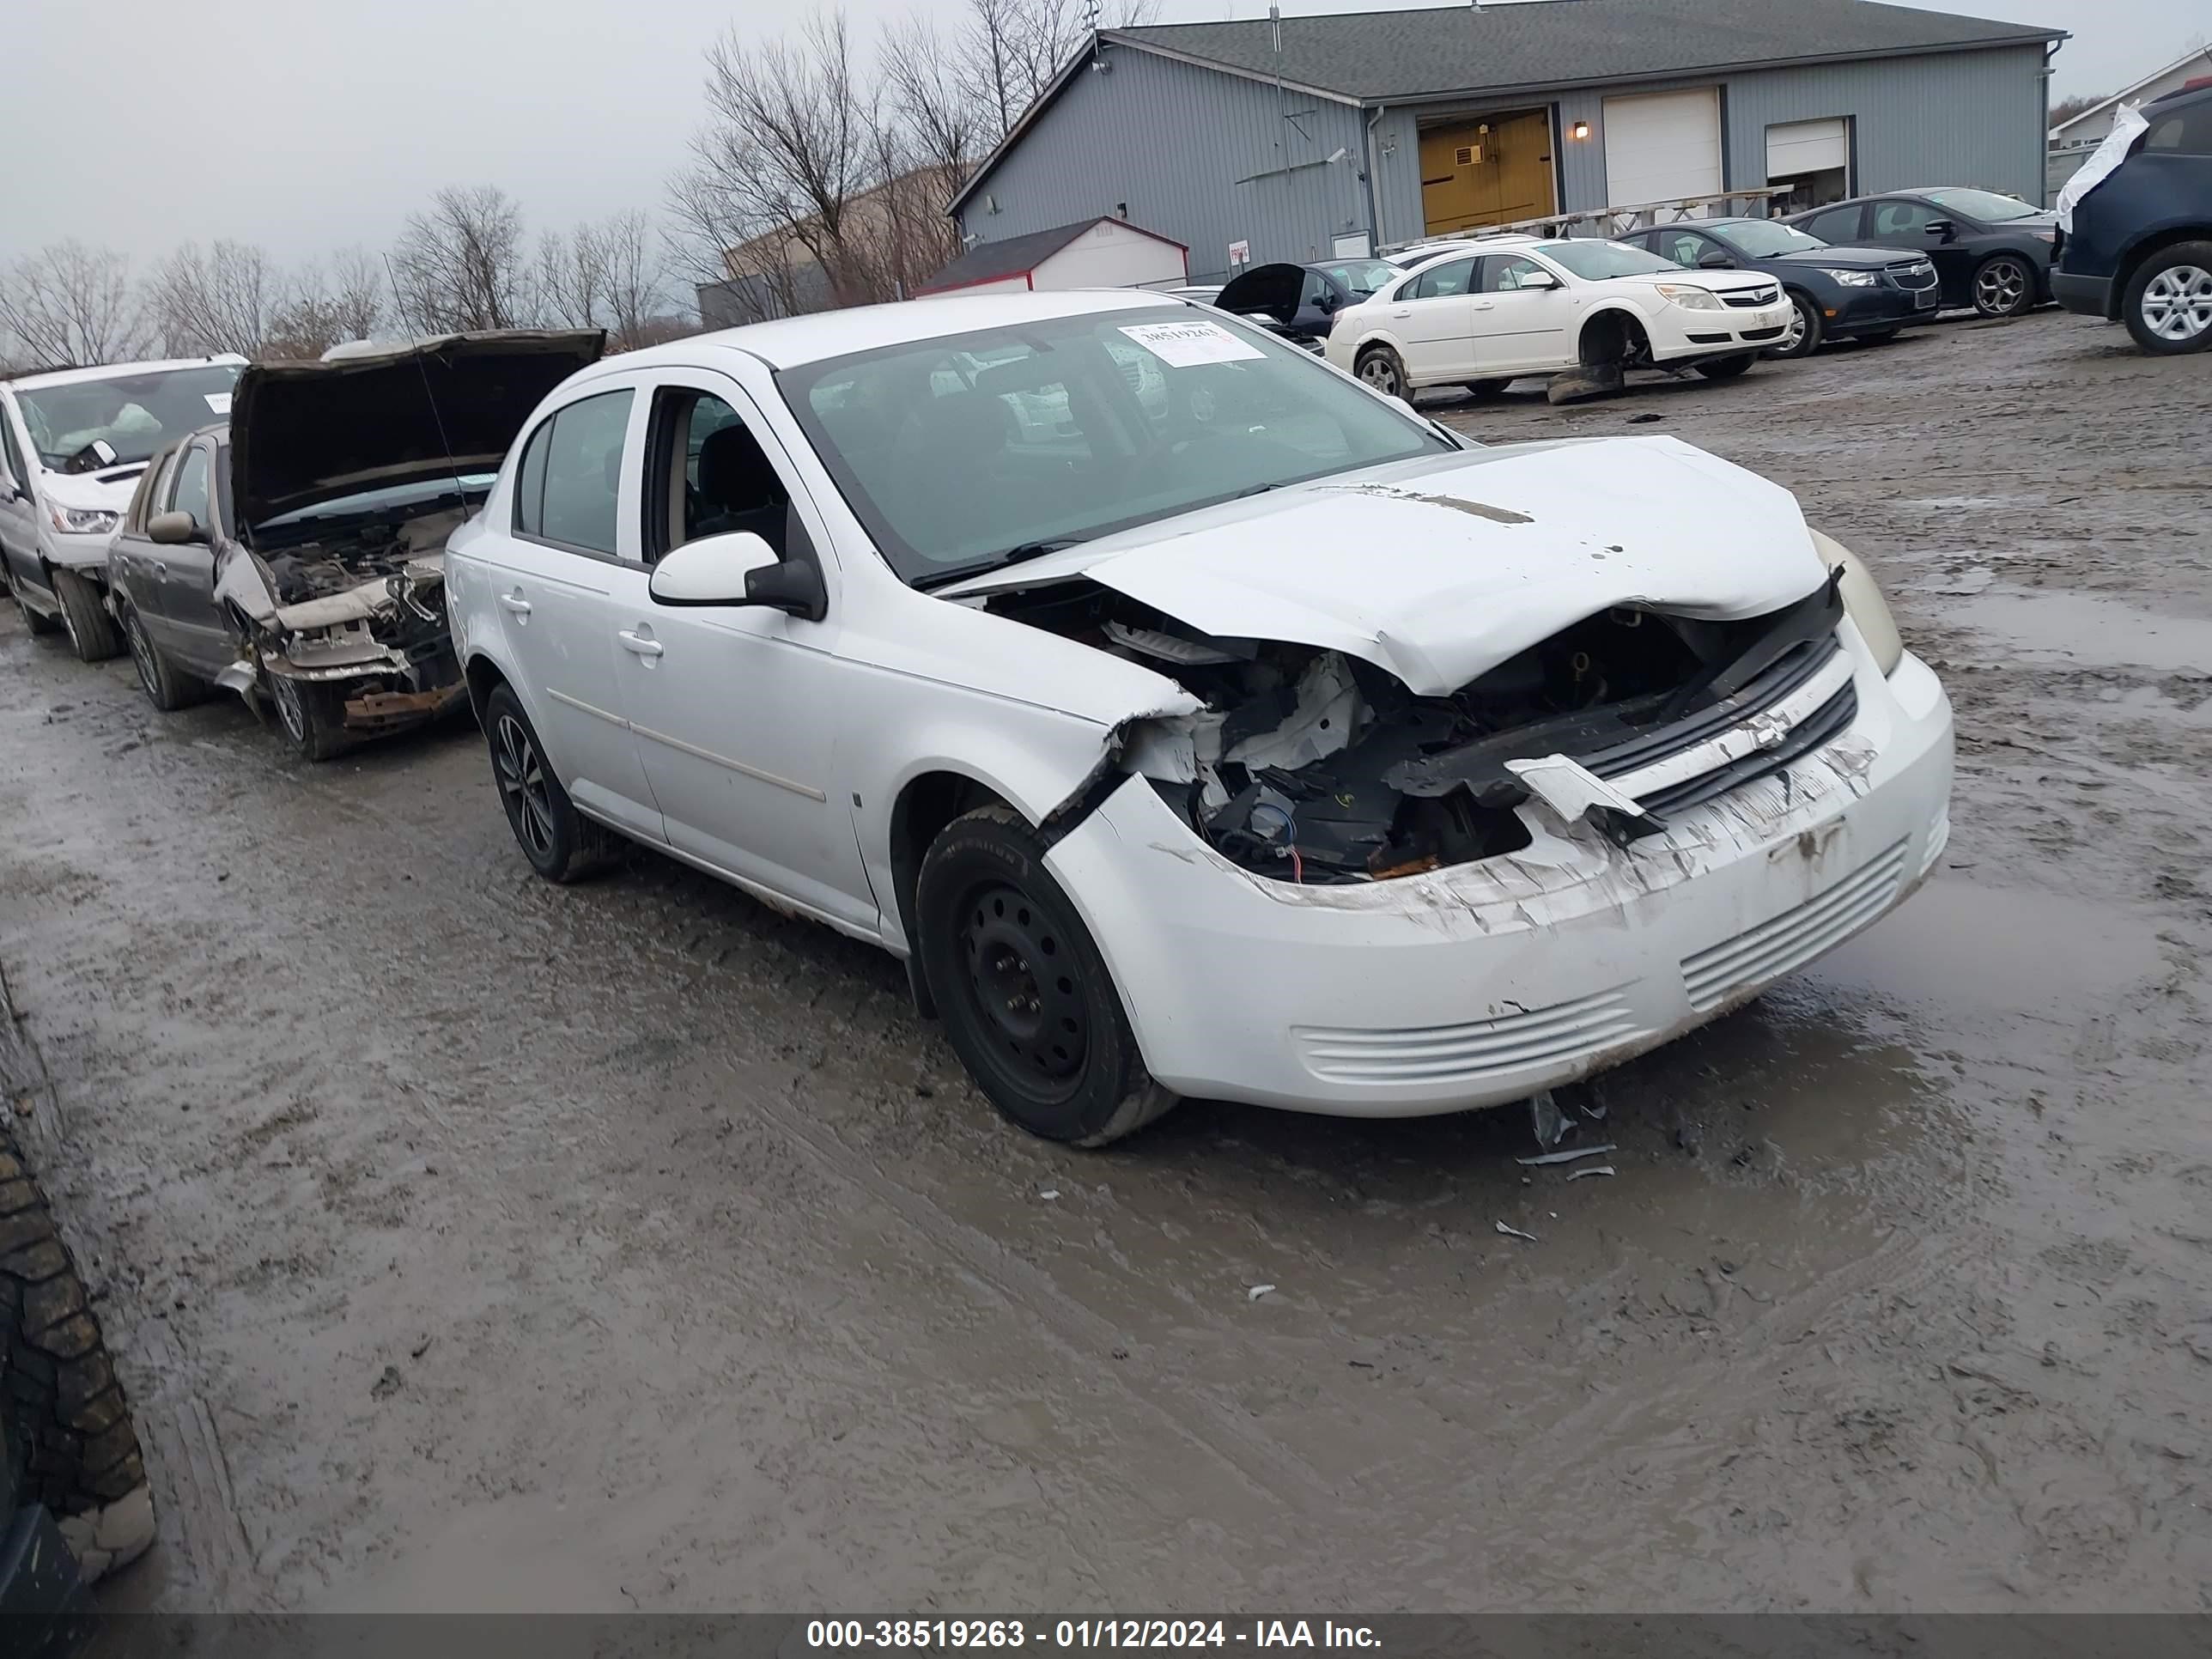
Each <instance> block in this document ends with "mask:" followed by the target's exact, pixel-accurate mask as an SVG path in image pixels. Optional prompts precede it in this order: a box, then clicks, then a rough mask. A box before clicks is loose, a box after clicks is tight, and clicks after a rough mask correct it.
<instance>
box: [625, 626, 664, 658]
mask: <svg viewBox="0 0 2212 1659" xmlns="http://www.w3.org/2000/svg"><path fill="white" fill-rule="evenodd" d="M615 637H616V638H617V639H618V640H620V641H622V642H623V650H625V651H631V652H635V653H637V654H638V655H639V656H641V657H657V656H659V654H660V641H659V640H656V639H654V638H653V636H652V635H649V634H633V633H631V632H630V631H629V629H627V628H620V629H616V630H615Z"/></svg>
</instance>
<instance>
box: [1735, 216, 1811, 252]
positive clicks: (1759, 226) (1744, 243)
mask: <svg viewBox="0 0 2212 1659" xmlns="http://www.w3.org/2000/svg"><path fill="white" fill-rule="evenodd" d="M1719 234H1720V238H1721V240H1723V241H1724V242H1726V243H1727V244H1728V245H1729V246H1730V247H1732V248H1734V249H1735V251H1736V252H1738V253H1741V254H1742V255H1744V256H1745V257H1746V258H1752V259H1771V258H1774V256H1775V255H1776V254H1778V253H1796V252H1800V251H1801V250H1802V249H1805V248H1808V247H1826V246H1828V245H1827V244H1826V242H1824V241H1822V240H1820V238H1819V237H1817V236H1808V235H1807V234H1805V233H1804V232H1803V231H1802V230H1792V229H1791V228H1790V227H1789V226H1788V225H1780V224H1777V223H1775V222H1773V221H1772V220H1771V219H1753V220H1748V221H1747V222H1744V223H1742V224H1740V225H1730V226H1729V228H1727V229H1726V230H1724V231H1722V232H1721V233H1719Z"/></svg>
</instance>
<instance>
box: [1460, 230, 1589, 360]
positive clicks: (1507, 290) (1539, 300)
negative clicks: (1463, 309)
mask: <svg viewBox="0 0 2212 1659" xmlns="http://www.w3.org/2000/svg"><path fill="white" fill-rule="evenodd" d="M1474 310H1475V327H1476V331H1477V333H1476V338H1477V342H1478V345H1479V347H1480V348H1481V349H1486V351H1487V352H1488V353H1489V354H1490V357H1489V361H1490V362H1491V363H1492V365H1493V366H1494V367H1496V368H1498V369H1500V370H1501V371H1512V370H1519V371H1522V372H1528V371H1534V370H1537V369H1557V368H1565V367H1566V366H1567V365H1568V364H1569V363H1571V362H1572V361H1573V360H1574V356H1575V352H1574V349H1573V346H1572V344H1571V341H1572V340H1573V337H1574V320H1575V302H1574V300H1573V298H1572V296H1571V295H1569V294H1568V292H1567V290H1566V289H1565V286H1564V285H1563V284H1562V283H1561V282H1560V280H1559V276H1557V275H1556V274H1554V273H1553V271H1551V270H1547V269H1546V268H1545V267H1544V266H1542V265H1541V264H1537V262H1536V261H1535V260H1534V259H1531V258H1528V256H1527V255H1525V254H1520V253H1491V254H1486V255H1484V256H1483V261H1482V270H1481V272H1480V277H1479V280H1478V283H1477V285H1476V294H1475V304H1474Z"/></svg>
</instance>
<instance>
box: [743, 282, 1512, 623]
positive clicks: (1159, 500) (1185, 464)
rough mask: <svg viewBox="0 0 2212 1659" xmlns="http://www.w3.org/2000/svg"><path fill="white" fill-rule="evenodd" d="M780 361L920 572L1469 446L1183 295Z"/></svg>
mask: <svg viewBox="0 0 2212 1659" xmlns="http://www.w3.org/2000/svg"><path fill="white" fill-rule="evenodd" d="M1465 263H1468V264H1472V263H1473V262H1472V261H1468V262H1465ZM776 380H777V386H778V388H779V390H780V391H781V393H782V395H783V397H784V399H785V401H786V403H787V404H789V406H790V408H791V409H792V411H793V414H794V415H795V416H796V417H797V418H798V421H799V425H800V426H801V427H802V428H804V429H805V434H806V436H807V439H808V441H810V442H811V445H812V446H813V448H814V452H815V453H816V454H817V456H818V457H819V458H820V459H821V461H822V463H823V465H824V467H826V468H827V469H828V471H829V474H830V476H831V477H833V478H834V479H835V480H836V483H837V486H838V488H839V489H840V490H841V491H842V493H843V495H844V496H845V499H846V501H847V502H848V504H849V505H850V506H851V507H852V508H853V511H854V513H855V515H856V516H858V517H859V519H860V521H861V523H862V524H863V525H864V526H866V529H867V531H868V533H869V535H870V537H871V538H872V539H873V540H874V542H875V544H876V546H877V547H878V549H879V550H881V551H882V553H883V555H884V558H885V559H886V560H887V561H888V562H890V565H891V567H892V568H893V569H895V570H896V571H897V572H898V574H900V576H901V577H902V578H903V579H904V580H907V581H908V582H910V583H914V584H915V585H917V586H934V585H937V584H940V583H943V582H946V581H950V580H954V579H955V578H957V577H959V576H964V575H969V574H975V573H977V572H979V571H982V570H987V569H991V568H994V567H996V566H998V565H1000V564H1003V563H1005V562H1008V561H1009V560H1010V559H1017V558H1024V557H1029V556H1032V555H1034V554H1036V553H1038V552H1042V551H1044V550H1048V549H1049V548H1050V547H1052V546H1054V545H1057V544H1066V543H1073V542H1077V541H1086V540H1089V539H1090V538H1092V537H1095V536H1100V535H1103V534H1106V533H1108V532H1111V531H1115V530H1121V529H1124V528H1127V527H1129V526H1135V525H1141V524H1146V523H1150V522H1152V521H1153V520H1160V519H1166V518H1170V517H1172V516H1174V515H1175V514H1177V513H1185V512H1188V511H1191V510H1192V509H1194V508H1196V507H1206V506H1211V505H1212V504H1213V503H1215V502H1218V501H1226V500H1229V499H1231V498H1232V497H1235V496H1238V495H1250V494H1253V493H1255V492H1256V491H1258V490H1261V489H1273V488H1275V487H1276V486H1278V485H1281V484H1288V483H1302V482H1304V480H1307V479H1310V478H1318V477H1326V476H1328V475H1329V474H1331V473H1337V472H1343V471H1349V470H1351V469H1352V468H1356V467H1366V466H1374V465H1380V464H1382V463H1384V462H1387V461H1395V460H1406V459H1411V458H1413V457H1415V456H1419V455H1425V454H1431V453H1449V452H1450V448H1451V446H1449V444H1448V443H1447V441H1446V440H1445V439H1444V438H1443V437H1442V436H1441V435H1438V434H1437V433H1436V432H1434V431H1433V430H1432V429H1431V428H1430V427H1429V426H1428V425H1427V424H1426V423H1425V422H1420V421H1419V420H1416V419H1414V418H1413V417H1412V416H1408V415H1407V414H1406V413H1405V412H1404V411H1403V410H1397V409H1394V408H1393V407H1391V406H1390V405H1389V404H1386V403H1383V402H1382V401H1381V400H1379V399H1377V398H1375V397H1373V396H1372V395H1370V394H1369V393H1368V392H1364V391H1363V390H1361V389H1360V388H1359V387H1358V386H1352V385H1351V384H1349V383H1347V382H1346V381H1345V380H1343V379H1342V378H1341V377H1340V376H1338V375H1336V374H1333V373H1332V372H1330V371H1329V370H1328V368H1324V367H1322V365H1321V364H1319V363H1317V362H1314V360H1313V359H1312V358H1311V357H1310V356H1309V355H1308V354H1306V353H1305V352H1303V351H1300V350H1298V349H1297V348H1295V347H1292V346H1289V345H1285V344H1283V343H1280V342H1279V341H1277V340H1276V339H1275V338H1274V337H1273V336H1271V335H1267V334H1265V333H1262V332H1261V331H1258V330H1256V329H1249V328H1245V327H1243V326H1242V325H1237V324H1235V323H1231V322H1230V321H1228V320H1227V319H1220V318H1212V317H1206V316H1204V315H1202V314H1199V313H1192V312H1189V311H1187V310H1182V309H1176V310H1167V309H1164V308H1148V309H1143V310H1127V311H1113V312H1103V313H1090V314H1088V315H1084V316H1075V317H1058V318H1048V319H1039V320H1036V321H1030V322H1024V323H1020V324H1017V325H1006V326H1004V327H1000V328H994V329H985V330H979V331H975V332H974V333H970V334H960V335H952V336H948V337H940V338H938V339H933V340H917V341H911V342H907V343H901V344H898V345H895V346H888V347H884V348H883V349H878V350H874V351H867V352H860V353H856V354H854V355H853V356H847V357H837V358H831V359H829V360H828V361H826V362H818V363H809V364H805V365H802V366H800V367H799V368H787V369H785V370H782V371H781V372H780V373H779V374H778V375H777V377H776Z"/></svg>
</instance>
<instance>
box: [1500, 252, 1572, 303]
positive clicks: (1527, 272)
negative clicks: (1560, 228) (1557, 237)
mask: <svg viewBox="0 0 2212 1659" xmlns="http://www.w3.org/2000/svg"><path fill="white" fill-rule="evenodd" d="M1558 286H1559V279H1558V278H1557V277H1555V276H1553V275H1552V273H1551V272H1550V271H1548V270H1545V269H1544V267H1543V266H1541V265H1540V264H1537V263H1536V262H1535V261H1534V259H1524V258H1522V257H1521V256H1520V255H1519V254H1517V253H1516V254H1513V255H1511V256H1510V257H1509V256H1507V255H1505V254H1502V253H1493V254H1492V255H1491V256H1490V257H1489V258H1487V259H1486V260H1484V261H1483V271H1482V289H1483V292H1484V293H1486V294H1514V293H1518V292H1519V291H1520V290H1521V289H1524V288H1528V289H1544V288H1557V287H1558Z"/></svg>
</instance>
